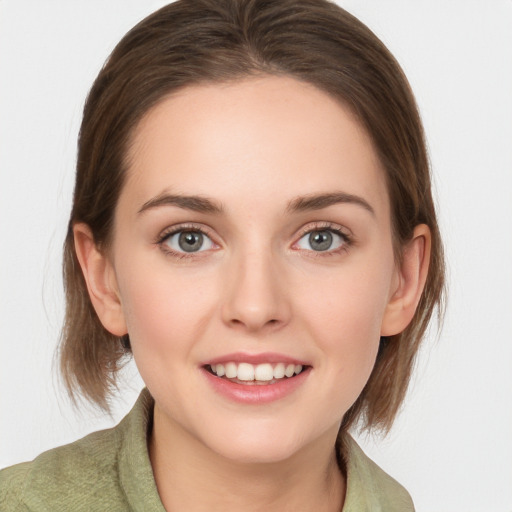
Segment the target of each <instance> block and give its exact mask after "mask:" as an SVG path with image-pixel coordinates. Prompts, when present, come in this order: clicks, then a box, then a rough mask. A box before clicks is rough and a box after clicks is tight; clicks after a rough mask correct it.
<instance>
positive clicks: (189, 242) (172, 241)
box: [162, 230, 214, 253]
mask: <svg viewBox="0 0 512 512" xmlns="http://www.w3.org/2000/svg"><path fill="white" fill-rule="evenodd" d="M162 243H163V244H165V245H167V246H168V247H169V248H170V249H171V250H173V251H175V252H180V253H191V252H200V251H207V250H209V249H212V248H213V247H214V243H213V242H212V240H211V239H210V237H208V236H207V235H206V234H204V233H202V232H201V231H199V230H186V231H185V230H181V231H176V232H174V233H171V234H169V235H168V236H166V237H165V238H164V239H163V240H162Z"/></svg>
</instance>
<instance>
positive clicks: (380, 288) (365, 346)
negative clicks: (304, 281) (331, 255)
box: [296, 265, 392, 410]
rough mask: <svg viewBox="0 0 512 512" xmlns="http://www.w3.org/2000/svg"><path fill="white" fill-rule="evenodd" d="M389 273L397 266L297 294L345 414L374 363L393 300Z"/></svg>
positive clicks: (364, 269) (354, 273) (353, 271)
mask: <svg viewBox="0 0 512 512" xmlns="http://www.w3.org/2000/svg"><path fill="white" fill-rule="evenodd" d="M368 268H372V270H368ZM389 268H392V265H387V266H379V265H374V266H373V267H368V266H367V265H362V266H361V267H360V269H357V268H354V267H351V268H350V271H347V272H346V273H345V272H343V271H339V272H337V273H331V275H330V276H329V278H326V279H325V280H324V281H323V286H322V281H318V282H317V286H314V287H310V288H309V291H307V293H306V290H304V291H302V292H300V291H299V292H298V293H297V294H296V296H298V297H302V298H303V299H302V302H301V304H300V309H301V311H302V314H301V316H302V318H305V319H307V322H304V326H303V327H304V328H305V329H308V330H309V331H310V335H311V336H312V337H313V338H314V339H315V340H316V343H317V345H318V347H319V348H320V349H321V352H322V354H323V355H324V357H325V361H324V364H323V367H324V369H325V370H324V371H325V377H326V379H328V381H329V382H331V383H333V388H332V393H333V400H338V401H339V400H340V399H343V400H344V403H343V407H344V408H345V410H346V409H347V408H348V407H349V406H350V405H352V403H353V401H355V400H356V398H357V397H358V396H359V394H360V393H361V391H362V389H363V387H364V385H365V384H366V382H367V380H368V378H369V376H370V374H371V371H372V369H373V366H374V363H375V359H376V356H377V351H378V348H379V341H380V328H381V323H382V319H383V316H384V312H385V309H386V305H387V299H388V295H389V282H390V279H391V271H390V270H389ZM340 389H343V392H342V393H341V394H340ZM340 397H341V398H340Z"/></svg>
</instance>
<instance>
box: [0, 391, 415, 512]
mask: <svg viewBox="0 0 512 512" xmlns="http://www.w3.org/2000/svg"><path fill="white" fill-rule="evenodd" d="M152 411H153V399H152V397H151V396H150V394H149V392H148V391H147V390H144V391H143V392H142V393H141V395H140V397H139V399H138V400H137V402H136V404H135V406H134V407H133V409H132V410H131V412H130V413H129V414H127V416H126V417H125V418H124V419H123V420H122V421H121V422H120V423H119V425H117V426H116V427H114V428H112V429H109V430H103V431H100V432H95V433H93V434H90V435H88V436H86V437H84V438H83V439H81V440H79V441H76V442H75V443H72V444H69V445H66V446H61V447H60V448H55V449H53V450H49V451H47V452H45V453H42V454H41V455H40V456H39V457H37V458H36V459H34V460H33V461H32V462H24V463H22V464H17V465H15V466H12V467H10V468H7V469H4V470H2V471H0V510H1V511H2V512H22V511H23V512H27V511H30V512H60V511H66V512H68V511H73V512H80V511H108V512H118V511H119V512H120V511H130V510H131V511H141V512H142V511H144V512H165V509H164V507H163V505H162V503H161V501H160V497H159V495H158V491H157V488H156V484H155V480H154V478H153V472H152V469H151V462H150V460H149V456H148V450H147V442H146V440H147V434H148V428H149V425H150V418H151V416H152ZM346 446H347V453H346V454H344V460H346V463H347V494H346V499H345V505H344V507H343V512H412V511H414V506H413V504H412V500H411V498H410V496H409V494H408V493H407V491H406V490H405V489H404V488H403V487H402V486H401V485H400V484H399V483H398V482H396V481H395V480H393V479H392V478H391V477H390V476H389V475H387V474H386V473H385V472H384V471H382V469H380V468H379V467H378V466H377V465H376V464H375V463H374V462H372V461H371V460H370V459H369V458H368V457H367V456H366V455H365V454H364V453H363V451H362V450H361V448H359V446H358V445H357V444H356V442H355V441H354V440H353V439H352V438H349V439H348V440H347V443H346Z"/></svg>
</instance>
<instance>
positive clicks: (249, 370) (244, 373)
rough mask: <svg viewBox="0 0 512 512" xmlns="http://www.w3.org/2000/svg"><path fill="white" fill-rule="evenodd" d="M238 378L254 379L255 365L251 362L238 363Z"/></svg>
mask: <svg viewBox="0 0 512 512" xmlns="http://www.w3.org/2000/svg"><path fill="white" fill-rule="evenodd" d="M237 376H238V380H254V366H253V365H252V364H249V363H240V364H239V365H238V375H237Z"/></svg>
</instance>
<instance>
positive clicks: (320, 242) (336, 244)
mask: <svg viewBox="0 0 512 512" xmlns="http://www.w3.org/2000/svg"><path fill="white" fill-rule="evenodd" d="M345 244H347V237H346V236H345V235H343V234H342V233H339V232H337V231H335V230H333V229H316V230H314V231H309V232H308V233H306V234H305V235H304V236H303V237H302V238H301V239H300V240H299V241H298V242H297V247H299V248H300V249H306V250H308V251H316V252H324V251H334V250H336V249H340V248H341V247H343V246H344V245H345Z"/></svg>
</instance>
